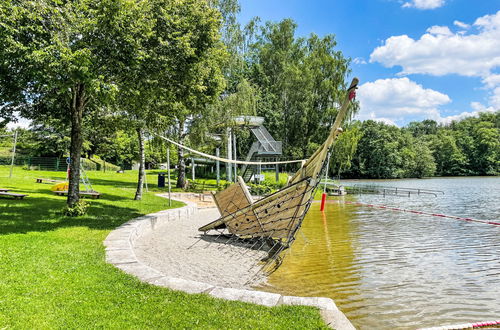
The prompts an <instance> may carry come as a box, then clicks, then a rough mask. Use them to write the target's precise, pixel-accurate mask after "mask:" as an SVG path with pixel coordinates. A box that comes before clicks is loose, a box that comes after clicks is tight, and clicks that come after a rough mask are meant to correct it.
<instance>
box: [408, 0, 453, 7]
mask: <svg viewBox="0 0 500 330" xmlns="http://www.w3.org/2000/svg"><path fill="white" fill-rule="evenodd" d="M444 4H445V0H411V1H409V2H405V3H404V4H403V8H412V7H413V8H417V9H436V8H439V7H442V6H444Z"/></svg>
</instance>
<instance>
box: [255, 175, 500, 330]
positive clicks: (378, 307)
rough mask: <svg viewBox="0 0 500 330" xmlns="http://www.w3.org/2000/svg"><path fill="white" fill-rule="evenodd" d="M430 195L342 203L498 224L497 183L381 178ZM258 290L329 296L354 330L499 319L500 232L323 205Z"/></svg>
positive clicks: (499, 194)
mask: <svg viewBox="0 0 500 330" xmlns="http://www.w3.org/2000/svg"><path fill="white" fill-rule="evenodd" d="M379 183H380V184H381V185H386V186H389V185H390V186H399V187H409V188H423V189H439V190H444V191H445V195H444V196H438V197H437V198H429V197H421V198H415V197H411V198H402V197H385V198H384V197H381V196H370V195H363V196H347V198H349V200H353V201H360V202H363V203H370V204H383V205H387V206H391V207H399V208H404V209H416V210H421V211H425V212H432V213H442V214H449V215H455V216H461V217H471V218H476V219H484V220H498V219H499V218H500V216H499V215H500V205H499V203H498V200H500V178H465V179H456V178H443V179H430V180H399V181H391V182H379ZM302 233H303V234H304V235H298V238H297V241H296V242H295V244H294V245H293V247H292V249H291V251H290V252H291V253H289V255H288V256H287V257H286V258H285V261H284V263H283V265H282V266H281V267H280V269H278V271H276V272H275V273H274V274H273V275H272V276H271V277H270V278H269V283H268V284H267V286H266V287H265V288H264V289H266V290H269V291H279V292H285V293H288V294H294V295H305V296H329V297H331V298H333V299H334V300H335V301H336V303H337V305H338V306H339V307H340V309H341V310H342V311H344V313H346V315H347V316H348V317H349V318H350V319H351V321H352V322H353V323H354V325H355V326H356V327H358V328H360V329H389V328H390V329H411V328H417V327H426V326H437V325H443V324H455V323H467V322H474V321H481V320H484V319H495V318H498V317H499V316H500V298H499V297H500V227H495V226H491V225H485V224H479V223H470V222H463V221H456V220H453V219H446V218H438V217H432V216H422V215H417V214H413V213H407V212H394V211H390V210H380V209H375V208H368V207H360V206H356V205H348V204H342V203H339V202H337V201H329V203H328V204H327V207H326V212H325V213H321V212H319V210H318V205H313V207H312V208H311V210H310V212H309V214H308V216H307V217H306V219H305V221H304V225H303V229H302Z"/></svg>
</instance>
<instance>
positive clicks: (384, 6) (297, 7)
mask: <svg viewBox="0 0 500 330" xmlns="http://www.w3.org/2000/svg"><path fill="white" fill-rule="evenodd" d="M240 1H241V13H240V17H239V18H240V22H241V23H242V24H244V23H246V22H248V20H249V19H250V18H252V17H254V16H259V17H260V18H261V19H262V21H267V20H272V21H279V20H281V19H283V18H292V19H293V20H294V21H295V22H296V23H297V24H298V29H297V36H307V35H308V34H310V33H316V34H318V35H320V36H323V35H326V34H334V35H335V36H336V39H337V41H338V49H339V50H341V51H342V52H343V53H344V55H345V56H346V57H350V58H351V59H352V60H353V63H352V65H351V68H352V75H353V76H357V77H359V78H360V81H361V87H360V89H359V90H358V99H359V100H360V102H361V110H360V113H359V115H358V119H369V118H372V119H376V120H382V121H385V122H387V123H393V124H396V125H398V126H402V125H405V124H406V123H408V122H410V121H412V120H423V119H427V118H430V119H434V120H437V121H439V122H443V123H447V122H450V121H451V120H453V119H460V118H464V117H467V116H471V115H475V114H477V112H478V111H494V110H498V109H500V0H476V1H471V0H361V1H349V0H344V1H337V0H313V1H304V0H267V1H265V0H240Z"/></svg>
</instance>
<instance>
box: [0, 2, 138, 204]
mask: <svg viewBox="0 0 500 330" xmlns="http://www.w3.org/2000/svg"><path fill="white" fill-rule="evenodd" d="M140 5H141V3H138V2H134V1H126V0H103V1H98V2H96V1H91V0H74V1H62V2H61V1H50V0H38V1H20V2H17V1H16V2H14V1H3V2H2V3H1V5H0V21H1V22H2V24H1V25H0V58H2V61H1V64H0V66H1V69H0V75H1V76H2V78H1V81H2V82H4V81H11V82H13V86H14V87H13V88H11V89H9V90H8V91H7V92H5V93H3V92H2V95H1V96H2V100H1V102H2V103H3V104H4V106H5V107H7V108H9V109H11V110H13V109H20V110H21V113H22V114H23V116H25V117H27V118H47V117H55V118H60V119H64V120H66V121H67V123H68V124H69V125H70V126H71V133H70V135H71V143H70V158H71V165H70V169H71V172H70V178H69V192H68V199H67V203H68V206H70V207H71V206H73V205H74V204H75V203H76V202H77V201H78V200H79V195H78V192H79V181H80V156H81V152H82V143H83V131H82V130H83V120H84V117H85V116H86V115H87V114H88V112H89V111H98V110H99V109H100V108H101V107H102V106H105V105H106V104H107V103H109V101H110V100H112V97H113V95H114V92H115V91H116V90H117V89H118V88H119V86H117V84H116V79H115V78H116V76H115V74H116V73H117V72H119V70H117V68H124V65H123V63H126V62H127V58H128V56H129V55H130V51H129V50H131V49H132V50H133V49H134V47H133V44H134V43H135V40H136V37H138V36H140V35H142V32H143V31H142V29H141V28H140V26H138V25H137V24H138V23H139V22H140V20H138V19H137V14H139V13H140V11H139V10H138V8H139V7H140ZM131 45H132V46H131Z"/></svg>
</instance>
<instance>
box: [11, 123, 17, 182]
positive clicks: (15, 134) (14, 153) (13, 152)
mask: <svg viewBox="0 0 500 330" xmlns="http://www.w3.org/2000/svg"><path fill="white" fill-rule="evenodd" d="M16 145H17V129H16V130H15V131H14V145H13V147H12V160H11V161H10V173H9V179H10V178H12V170H13V169H14V160H15V158H16Z"/></svg>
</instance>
